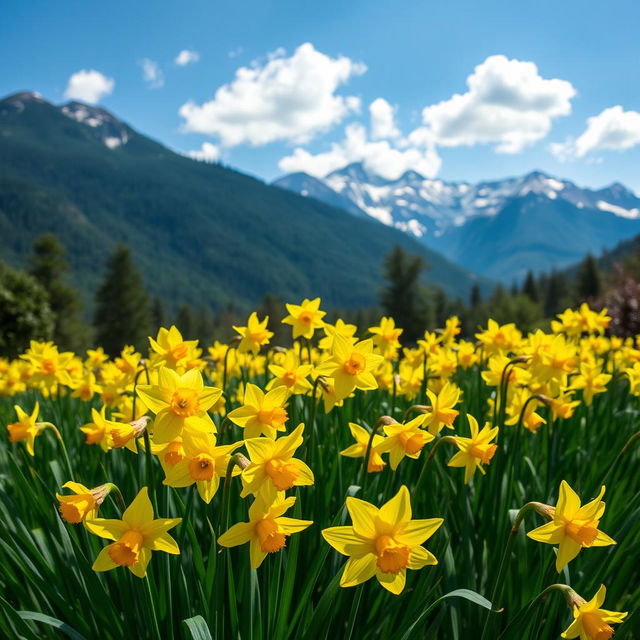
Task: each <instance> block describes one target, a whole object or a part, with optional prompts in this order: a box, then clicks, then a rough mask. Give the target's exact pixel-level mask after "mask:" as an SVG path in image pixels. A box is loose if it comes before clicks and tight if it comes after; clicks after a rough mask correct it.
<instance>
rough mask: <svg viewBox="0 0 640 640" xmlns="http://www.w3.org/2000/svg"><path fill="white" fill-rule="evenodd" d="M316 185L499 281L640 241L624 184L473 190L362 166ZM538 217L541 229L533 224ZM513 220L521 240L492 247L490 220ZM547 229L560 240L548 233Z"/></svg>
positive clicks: (518, 183)
mask: <svg viewBox="0 0 640 640" xmlns="http://www.w3.org/2000/svg"><path fill="white" fill-rule="evenodd" d="M303 180H304V178H303V177H301V176H300V175H299V174H297V176H296V179H295V180H292V179H291V177H290V176H283V177H281V178H278V179H277V180H275V181H274V184H276V185H278V186H281V187H283V188H289V189H292V190H296V189H297V184H299V183H301V182H303ZM315 180H316V181H317V183H314V184H316V185H321V186H322V187H323V188H326V187H328V188H330V189H331V190H332V191H334V192H335V194H337V195H338V196H340V197H342V198H345V197H346V198H347V199H349V200H350V201H351V202H352V203H353V204H354V205H355V206H356V207H357V208H358V210H359V212H362V213H365V214H367V215H369V216H370V217H372V218H374V219H376V220H378V221H379V222H381V223H383V224H385V225H387V226H393V227H395V228H398V229H400V230H402V231H404V232H405V233H407V234H409V235H413V236H414V237H415V238H417V239H419V240H420V241H421V242H422V243H423V244H425V245H426V246H428V247H430V248H432V249H434V250H436V251H439V252H441V253H443V254H445V255H447V256H448V257H450V258H451V259H452V260H454V261H455V262H457V263H459V264H461V265H462V266H464V267H465V268H467V269H470V270H472V271H476V272H478V273H481V274H483V275H485V276H488V277H491V278H495V279H501V280H511V279H519V278H522V277H523V276H524V275H525V273H526V272H527V271H528V270H533V271H541V270H549V269H550V268H552V267H557V268H562V267H564V266H567V265H569V264H571V263H572V262H575V261H577V260H579V259H580V258H581V257H582V256H583V255H585V254H586V253H588V252H591V253H599V252H600V251H601V250H603V249H606V248H609V247H612V246H614V245H615V244H617V243H618V242H620V241H621V240H624V239H625V238H628V237H631V236H632V235H634V234H636V233H640V197H638V196H637V195H636V194H635V193H634V192H632V191H631V190H630V189H628V188H627V187H625V186H624V185H622V184H621V183H619V182H614V183H612V184H611V185H608V186H606V187H602V188H600V189H589V188H581V187H578V186H577V185H575V184H574V183H573V182H571V181H570V180H566V179H559V178H556V177H554V176H551V175H549V174H547V173H545V172H543V171H540V170H535V171H531V172H529V173H527V174H525V175H524V176H513V177H509V178H505V179H503V180H487V181H481V182H478V183H475V184H472V183H469V182H447V181H444V180H440V179H437V178H435V179H428V178H424V176H421V175H420V174H419V173H417V172H415V171H408V172H405V173H404V174H403V175H402V176H400V177H399V178H398V179H396V180H386V179H384V178H381V177H380V176H375V175H372V174H371V172H368V171H367V170H366V169H365V168H364V167H363V166H362V165H361V163H352V164H350V165H347V166H346V167H344V168H342V169H338V170H336V171H333V172H331V173H329V174H328V175H327V176H325V177H324V178H322V179H317V178H315ZM297 192H300V191H299V190H298V191H297ZM530 194H531V195H533V196H534V198H535V204H536V206H533V205H532V200H531V198H529V197H528V196H529V195H530ZM308 195H311V196H313V197H317V198H319V199H323V198H326V197H328V196H327V194H326V193H325V192H324V191H323V189H322V188H320V186H316V188H314V189H309V191H308ZM514 203H515V204H514ZM558 203H565V204H566V205H567V206H565V204H563V205H559V204H558ZM516 210H517V211H516ZM532 211H535V212H536V215H537V216H538V218H539V220H538V221H537V222H538V223H539V226H540V227H541V228H540V229H536V221H535V220H532V219H531V212H532ZM505 212H506V213H505ZM583 212H585V213H584V215H583ZM594 213H596V214H597V215H595V216H594V215H593V214H594ZM552 214H555V215H556V216H557V219H554V218H553V217H552ZM515 215H519V216H520V217H526V216H528V218H527V219H526V220H524V221H522V220H521V221H520V222H518V223H517V224H515V221H514V224H513V225H512V227H513V228H514V229H516V228H517V229H518V230H519V234H520V235H518V236H516V235H512V236H507V235H505V233H504V230H502V231H501V232H500V233H499V234H497V235H498V236H499V237H500V239H501V245H500V246H499V247H498V246H497V245H496V241H495V240H494V239H492V235H493V236H496V234H495V233H494V234H492V233H490V230H492V229H494V230H495V229H496V228H497V226H496V225H495V224H494V223H493V222H492V218H496V217H497V218H498V219H499V220H501V221H502V223H503V224H504V223H505V221H506V220H511V219H512V218H513V217H514V216H515ZM598 216H599V217H598ZM512 221H513V220H512ZM559 222H562V223H563V224H561V225H559V224H558V223H559ZM548 225H551V226H552V227H554V228H555V229H556V231H557V233H558V234H559V238H558V237H555V238H552V237H550V236H549V235H548V234H545V233H544V226H548ZM507 226H509V225H508V224H507ZM514 233H515V232H514ZM559 240H561V242H559ZM532 241H535V242H533V243H532ZM474 243H475V244H478V245H479V246H480V251H477V250H476V249H475V247H474ZM485 243H488V244H485ZM532 244H535V245H536V249H535V250H532ZM498 255H501V256H502V258H498V257H497V256H498ZM480 256H484V257H483V258H481V257H480Z"/></svg>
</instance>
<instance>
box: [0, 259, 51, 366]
mask: <svg viewBox="0 0 640 640" xmlns="http://www.w3.org/2000/svg"><path fill="white" fill-rule="evenodd" d="M54 326H55V317H54V314H53V312H52V311H51V307H50V306H49V296H48V295H47V292H46V291H45V290H44V287H43V286H42V285H41V284H40V283H39V282H38V281H37V280H36V279H35V278H34V277H33V276H30V275H29V274H27V273H25V272H24V271H18V270H16V269H12V268H11V267H9V266H8V265H6V264H5V263H4V262H2V260H0V327H2V331H0V355H1V356H3V357H9V358H16V357H17V356H18V354H19V353H22V352H24V350H25V349H26V348H27V347H28V346H29V341H30V340H51V338H52V337H53V330H54Z"/></svg>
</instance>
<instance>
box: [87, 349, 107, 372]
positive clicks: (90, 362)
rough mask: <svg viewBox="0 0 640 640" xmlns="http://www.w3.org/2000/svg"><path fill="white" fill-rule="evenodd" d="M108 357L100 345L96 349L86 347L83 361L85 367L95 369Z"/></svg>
mask: <svg viewBox="0 0 640 640" xmlns="http://www.w3.org/2000/svg"><path fill="white" fill-rule="evenodd" d="M108 359H109V356H108V355H107V354H106V353H105V352H104V349H103V348H102V347H98V348H97V349H87V359H86V360H85V363H86V365H87V367H89V368H92V369H97V368H98V367H101V366H102V365H103V364H104V363H105V362H106V361H107V360H108Z"/></svg>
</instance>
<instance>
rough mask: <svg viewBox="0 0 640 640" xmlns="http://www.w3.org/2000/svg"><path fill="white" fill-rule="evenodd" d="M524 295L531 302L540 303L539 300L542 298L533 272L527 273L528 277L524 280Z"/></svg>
mask: <svg viewBox="0 0 640 640" xmlns="http://www.w3.org/2000/svg"><path fill="white" fill-rule="evenodd" d="M522 293H523V295H525V296H527V298H529V300H531V302H538V299H539V298H540V296H539V294H538V285H537V284H536V281H535V278H534V277H533V273H532V272H531V271H527V277H526V278H525V279H524V284H523V285H522Z"/></svg>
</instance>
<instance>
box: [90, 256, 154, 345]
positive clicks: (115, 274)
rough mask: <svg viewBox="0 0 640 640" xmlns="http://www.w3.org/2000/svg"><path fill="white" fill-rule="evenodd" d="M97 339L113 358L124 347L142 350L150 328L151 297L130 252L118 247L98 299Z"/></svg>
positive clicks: (109, 261)
mask: <svg viewBox="0 0 640 640" xmlns="http://www.w3.org/2000/svg"><path fill="white" fill-rule="evenodd" d="M94 326H95V335H96V340H97V341H98V344H100V345H102V346H103V347H104V350H105V351H106V352H107V353H109V354H110V355H112V356H113V355H116V354H117V353H119V351H120V349H121V348H122V345H123V344H126V345H133V346H135V347H136V348H138V349H142V348H144V347H146V346H147V345H148V341H147V337H148V336H149V333H150V328H151V314H150V304H149V296H148V294H147V292H146V291H145V288H144V285H143V282H142V276H141V275H140V273H139V272H138V270H137V269H136V267H135V265H134V263H133V259H132V258H131V251H130V250H129V249H128V248H127V247H125V246H124V245H118V246H117V247H116V248H115V251H114V252H113V255H112V256H111V258H109V260H108V262H107V269H106V276H105V279H104V282H103V283H102V286H101V287H100V289H99V290H98V294H97V296H96V312H95V320H94Z"/></svg>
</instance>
